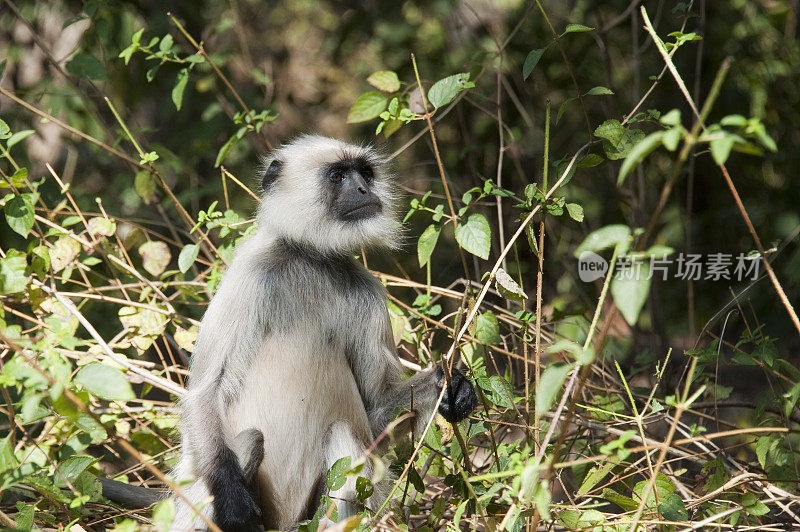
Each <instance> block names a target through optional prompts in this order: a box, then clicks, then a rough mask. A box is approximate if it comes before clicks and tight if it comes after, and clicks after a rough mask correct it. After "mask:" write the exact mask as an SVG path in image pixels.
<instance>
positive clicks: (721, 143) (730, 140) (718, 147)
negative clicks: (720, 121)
mask: <svg viewBox="0 0 800 532" xmlns="http://www.w3.org/2000/svg"><path fill="white" fill-rule="evenodd" d="M736 139H737V136H736V135H729V134H727V133H723V135H722V137H720V138H718V139H714V140H712V141H711V142H709V143H708V145H709V147H710V148H711V156H712V157H713V158H714V162H715V163H717V164H719V165H723V164H725V161H727V160H728V156H729V155H730V154H731V150H732V149H733V145H734V144H736Z"/></svg>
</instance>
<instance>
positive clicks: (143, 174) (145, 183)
mask: <svg viewBox="0 0 800 532" xmlns="http://www.w3.org/2000/svg"><path fill="white" fill-rule="evenodd" d="M133 188H134V189H135V190H136V193H137V194H138V195H139V197H140V198H142V199H143V200H144V202H145V203H152V202H153V200H155V198H156V181H155V179H153V175H152V174H151V173H150V171H149V170H140V171H139V172H136V176H135V177H134V178H133Z"/></svg>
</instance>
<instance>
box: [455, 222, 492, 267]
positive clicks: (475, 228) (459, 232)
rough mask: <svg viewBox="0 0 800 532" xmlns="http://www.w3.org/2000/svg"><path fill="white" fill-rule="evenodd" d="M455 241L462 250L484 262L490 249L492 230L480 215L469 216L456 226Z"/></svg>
mask: <svg viewBox="0 0 800 532" xmlns="http://www.w3.org/2000/svg"><path fill="white" fill-rule="evenodd" d="M455 234H456V241H457V242H458V243H459V244H460V245H461V247H462V248H464V249H465V250H467V251H469V252H470V253H472V254H473V255H476V256H478V257H480V258H482V259H484V260H486V259H488V258H489V252H490V251H491V248H492V229H491V227H490V226H489V222H488V221H487V220H486V217H485V216H484V215H482V214H478V213H475V214H470V215H469V218H467V221H466V222H463V221H462V222H461V223H459V224H458V225H456V230H455Z"/></svg>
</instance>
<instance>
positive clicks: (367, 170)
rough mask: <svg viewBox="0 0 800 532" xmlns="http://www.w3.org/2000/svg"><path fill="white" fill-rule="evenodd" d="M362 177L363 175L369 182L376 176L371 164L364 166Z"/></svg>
mask: <svg viewBox="0 0 800 532" xmlns="http://www.w3.org/2000/svg"><path fill="white" fill-rule="evenodd" d="M361 177H363V178H364V180H365V181H366V182H367V183H369V182H370V181H372V179H373V178H374V177H375V172H373V171H372V168H370V167H369V166H365V167H364V168H363V169H362V170H361Z"/></svg>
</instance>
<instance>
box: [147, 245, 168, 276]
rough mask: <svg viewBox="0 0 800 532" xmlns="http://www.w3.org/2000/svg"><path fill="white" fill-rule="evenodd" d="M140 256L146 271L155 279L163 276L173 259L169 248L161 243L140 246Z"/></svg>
mask: <svg viewBox="0 0 800 532" xmlns="http://www.w3.org/2000/svg"><path fill="white" fill-rule="evenodd" d="M139 255H141V256H142V265H143V266H144V269H145V270H146V271H147V273H149V274H150V275H152V276H153V277H158V276H159V275H161V274H162V273H163V272H164V270H166V269H167V266H168V265H169V261H170V259H171V258H172V255H171V254H170V252H169V246H167V245H166V244H165V243H164V242H161V241H150V242H145V243H144V244H142V245H141V246H139Z"/></svg>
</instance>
